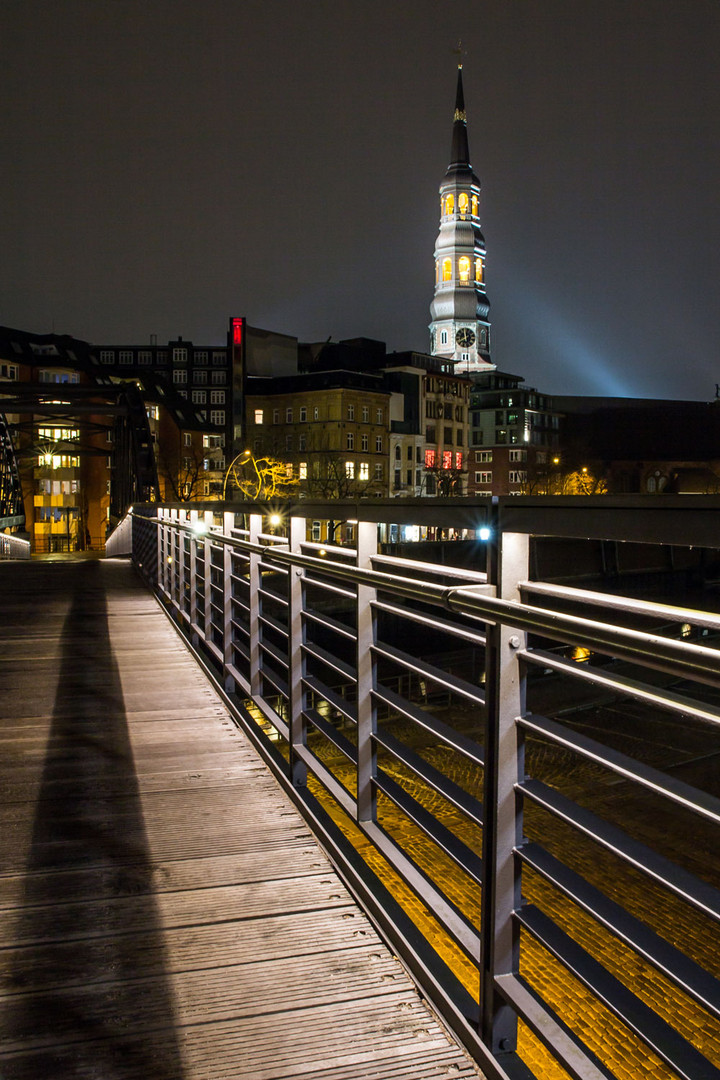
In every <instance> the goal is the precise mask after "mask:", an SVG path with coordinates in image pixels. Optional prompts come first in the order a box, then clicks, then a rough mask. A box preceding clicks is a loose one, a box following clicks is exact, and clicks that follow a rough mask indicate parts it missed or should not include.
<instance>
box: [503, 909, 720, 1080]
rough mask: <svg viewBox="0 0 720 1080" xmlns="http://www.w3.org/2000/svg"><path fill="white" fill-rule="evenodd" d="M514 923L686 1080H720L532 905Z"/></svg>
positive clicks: (704, 1060)
mask: <svg viewBox="0 0 720 1080" xmlns="http://www.w3.org/2000/svg"><path fill="white" fill-rule="evenodd" d="M514 917H515V919H516V920H517V921H518V922H519V923H520V925H521V926H523V927H524V928H525V929H526V930H527V931H528V933H530V934H531V935H532V936H533V937H534V938H535V940H536V941H539V942H540V944H541V945H542V946H543V947H544V948H546V949H547V950H548V952H550V953H551V954H552V956H554V957H555V959H556V960H558V961H559V962H560V963H561V964H562V965H563V966H564V967H565V968H567V970H568V971H570V972H571V973H572V974H573V975H574V976H575V978H576V979H578V980H579V981H580V982H581V983H582V984H583V985H584V986H586V987H587V988H588V990H590V991H591V992H592V993H593V994H594V995H595V997H596V998H597V999H598V1000H599V1001H601V1002H602V1004H603V1005H605V1007H606V1008H607V1009H609V1010H610V1012H612V1013H614V1014H615V1016H617V1017H618V1018H619V1019H620V1020H621V1021H622V1022H623V1023H624V1024H626V1025H627V1027H629V1028H630V1030H631V1031H634V1032H635V1034H636V1035H638V1036H639V1037H640V1038H641V1039H642V1040H643V1042H644V1043H646V1045H647V1046H649V1047H650V1049H651V1050H652V1051H653V1052H654V1053H655V1054H657V1056H658V1057H659V1058H661V1059H662V1060H663V1061H664V1062H666V1064H668V1065H669V1066H670V1067H671V1068H672V1069H674V1070H675V1072H676V1073H677V1074H678V1076H680V1077H682V1080H720V1071H718V1070H717V1069H716V1068H715V1067H714V1066H713V1065H711V1064H710V1062H709V1061H708V1060H707V1058H705V1057H703V1055H702V1054H700V1053H699V1052H698V1051H697V1050H696V1049H695V1047H694V1046H692V1045H691V1044H690V1043H689V1042H687V1040H685V1039H684V1038H683V1037H682V1035H680V1034H679V1033H678V1032H677V1031H675V1029H674V1028H672V1027H670V1025H669V1024H667V1023H665V1021H664V1020H662V1019H661V1018H660V1017H659V1016H658V1015H657V1013H655V1012H653V1010H652V1009H651V1008H649V1007H648V1006H647V1005H645V1004H644V1002H642V1001H640V999H639V998H638V997H637V996H636V995H635V994H634V993H633V992H632V991H631V990H628V988H627V987H626V986H625V985H624V984H623V983H621V982H620V980H619V979H617V978H616V977H615V976H614V975H613V974H611V972H609V971H608V970H607V969H606V968H604V967H603V966H602V965H601V964H600V963H598V961H597V960H595V958H594V957H593V956H591V955H590V953H588V952H587V951H586V950H585V949H584V948H583V947H582V946H581V945H578V944H577V942H576V941H573V939H572V938H571V937H569V936H568V935H567V934H566V933H565V931H564V930H561V929H560V927H559V926H557V925H556V924H555V923H554V922H553V921H552V920H551V919H549V918H548V916H547V915H545V914H544V912H542V911H540V909H539V908H536V907H535V906H534V905H533V904H527V905H526V906H524V907H522V908H520V909H519V910H518V911H516V912H515V916H514Z"/></svg>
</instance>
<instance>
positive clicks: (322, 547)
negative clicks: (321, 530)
mask: <svg viewBox="0 0 720 1080" xmlns="http://www.w3.org/2000/svg"><path fill="white" fill-rule="evenodd" d="M300 549H301V551H303V552H304V551H325V552H327V553H328V554H329V555H337V556H338V558H343V557H345V558H347V559H348V560H350V559H352V560H353V561H354V560H355V559H356V558H357V551H356V550H355V548H346V547H338V546H337V544H321V543H319V542H318V541H317V540H302V541H301V542H300Z"/></svg>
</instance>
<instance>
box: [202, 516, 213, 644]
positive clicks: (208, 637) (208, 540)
mask: <svg viewBox="0 0 720 1080" xmlns="http://www.w3.org/2000/svg"><path fill="white" fill-rule="evenodd" d="M213 520H214V514H213V512H212V510H206V511H205V512H204V514H203V522H204V524H205V532H204V543H203V557H204V559H205V574H204V578H205V592H204V594H203V599H204V601H205V609H204V611H203V614H204V616H205V618H204V620H203V637H204V639H205V641H206V642H209V643H212V641H213V621H212V620H213V610H212V537H211V535H210V531H211V529H212V524H213Z"/></svg>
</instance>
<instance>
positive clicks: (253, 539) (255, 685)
mask: <svg viewBox="0 0 720 1080" xmlns="http://www.w3.org/2000/svg"><path fill="white" fill-rule="evenodd" d="M249 518H250V538H249V539H250V543H251V544H259V543H260V533H261V532H262V516H261V515H260V514H250V515H249ZM249 562H250V568H249V572H250V596H249V603H250V693H251V694H252V695H253V697H254V696H255V695H259V694H260V614H261V610H262V601H261V597H260V556H259V555H257V554H256V553H255V552H254V551H251V552H250V556H249Z"/></svg>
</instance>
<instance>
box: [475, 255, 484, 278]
mask: <svg viewBox="0 0 720 1080" xmlns="http://www.w3.org/2000/svg"><path fill="white" fill-rule="evenodd" d="M482 279H483V261H482V259H480V258H477V259H476V260H475V280H476V281H482Z"/></svg>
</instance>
